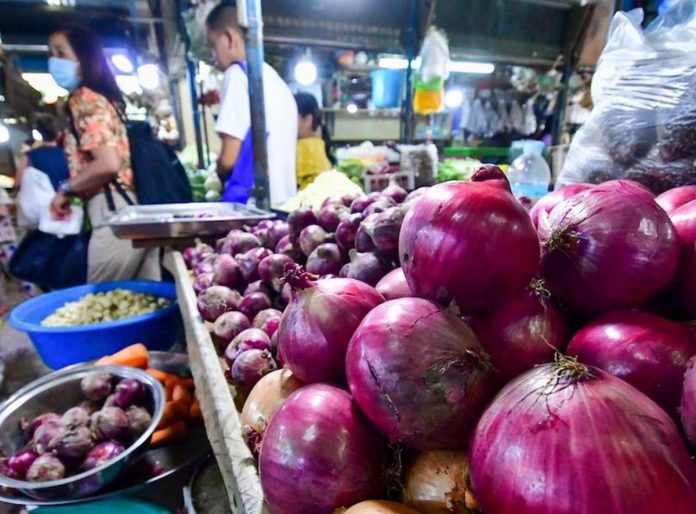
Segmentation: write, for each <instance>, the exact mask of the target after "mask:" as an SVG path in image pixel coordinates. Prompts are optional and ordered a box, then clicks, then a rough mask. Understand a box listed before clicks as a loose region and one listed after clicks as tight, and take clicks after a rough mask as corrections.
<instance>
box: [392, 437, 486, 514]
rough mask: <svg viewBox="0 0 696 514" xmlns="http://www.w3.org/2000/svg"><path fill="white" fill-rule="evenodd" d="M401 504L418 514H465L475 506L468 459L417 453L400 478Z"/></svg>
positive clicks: (453, 453)
mask: <svg viewBox="0 0 696 514" xmlns="http://www.w3.org/2000/svg"><path fill="white" fill-rule="evenodd" d="M403 485H404V492H403V498H402V500H403V502H404V503H405V504H407V505H410V506H411V507H413V508H415V509H418V512H420V513H421V514H450V513H456V514H469V513H474V512H477V509H478V503H477V502H476V499H475V498H474V496H473V493H472V492H471V484H470V483H469V459H468V457H467V454H466V452H462V451H445V450H434V451H423V452H420V453H418V454H417V455H416V456H415V458H414V460H413V461H412V462H411V463H410V465H409V466H408V468H407V470H406V473H405V475H404V481H403Z"/></svg>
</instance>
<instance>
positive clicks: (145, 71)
mask: <svg viewBox="0 0 696 514" xmlns="http://www.w3.org/2000/svg"><path fill="white" fill-rule="evenodd" d="M138 81H139V82H140V85H141V86H143V88H144V89H157V88H158V87H159V85H160V76H159V68H158V67H157V65H156V64H143V65H142V66H139V67H138Z"/></svg>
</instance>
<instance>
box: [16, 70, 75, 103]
mask: <svg viewBox="0 0 696 514" xmlns="http://www.w3.org/2000/svg"><path fill="white" fill-rule="evenodd" d="M22 78H23V79H24V80H26V81H27V82H28V83H29V85H30V86H31V87H33V88H34V89H36V90H37V91H38V92H39V93H41V94H42V95H43V100H44V102H46V103H48V104H52V103H54V102H55V101H56V100H58V98H62V97H64V96H68V91H67V90H65V89H63V88H62V87H60V86H59V85H58V84H56V81H55V80H53V77H52V76H51V74H50V73H22Z"/></svg>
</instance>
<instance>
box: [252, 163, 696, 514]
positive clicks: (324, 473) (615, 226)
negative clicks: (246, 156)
mask: <svg viewBox="0 0 696 514" xmlns="http://www.w3.org/2000/svg"><path fill="white" fill-rule="evenodd" d="M668 195H669V196H668V197H667V198H665V197H661V198H658V199H657V201H656V199H655V198H654V196H653V195H652V194H651V193H649V192H648V191H647V190H646V189H644V188H643V187H642V186H640V185H638V184H635V183H631V182H630V181H613V182H607V183H605V184H602V185H598V186H588V187H587V188H586V189H585V190H583V191H579V192H576V194H571V192H570V191H569V192H564V193H562V194H561V193H554V196H553V198H551V200H550V201H549V200H547V201H545V202H544V203H543V204H542V207H540V208H539V209H537V210H536V211H535V212H534V215H535V223H533V222H532V220H531V219H530V217H529V215H528V214H527V213H526V211H525V209H524V208H523V207H522V206H521V205H520V204H519V203H517V201H516V200H515V199H514V197H513V196H512V194H511V192H510V187H509V184H508V182H507V180H506V178H505V176H504V174H503V173H502V172H501V171H500V170H499V169H498V168H496V167H494V166H486V167H483V168H481V169H480V170H479V171H478V172H477V173H476V174H475V175H474V176H473V177H472V181H471V182H447V183H444V184H440V185H437V186H434V187H432V188H430V189H428V190H426V191H425V192H421V193H420V195H419V197H418V198H417V199H415V200H413V201H412V202H409V203H410V205H409V207H410V208H409V209H408V212H407V213H406V214H405V218H404V219H403V222H402V223H401V230H400V235H399V240H398V254H397V255H398V259H399V262H400V264H401V271H400V272H395V273H394V276H395V277H396V278H395V279H394V282H393V283H392V284H391V285H390V288H389V289H388V291H389V294H390V295H391V294H393V295H394V296H391V298H393V299H388V298H385V295H386V293H385V295H382V294H381V293H380V292H379V291H378V290H377V289H375V288H374V287H372V285H371V283H372V284H374V283H375V282H374V281H369V282H365V281H361V280H356V279H355V278H349V277H350V273H349V274H348V275H349V277H348V278H333V277H329V278H321V279H316V277H315V276H313V275H312V274H311V273H307V272H305V271H303V270H302V269H301V268H298V267H292V266H290V267H289V269H288V273H287V279H286V280H287V282H288V284H290V286H291V287H292V289H293V291H292V297H291V300H290V304H289V305H288V307H287V309H286V310H285V312H284V314H283V317H282V319H281V321H280V326H279V327H278V329H277V332H276V333H275V335H274V338H276V339H277V345H278V355H279V356H280V357H282V359H281V360H282V362H283V363H284V369H282V370H276V371H274V372H272V373H270V374H268V375H267V376H265V377H264V378H263V380H261V381H259V382H258V383H257V384H256V386H255V387H254V388H253V389H252V390H251V392H250V394H249V396H248V399H247V403H246V404H245V406H244V409H243V425H244V432H245V435H246V436H247V440H248V441H249V443H250V445H251V447H252V449H253V450H255V451H258V463H259V474H260V479H261V485H262V488H263V491H264V495H265V499H266V503H267V505H268V507H269V509H270V512H271V513H273V514H281V513H282V514H295V513H297V514H299V513H308V512H312V513H315V514H331V513H333V512H342V511H341V510H338V511H337V510H336V509H349V510H348V512H370V513H375V512H380V513H398V512H413V511H415V512H420V513H421V514H430V513H446V512H452V513H467V512H479V511H480V512H483V513H484V514H509V513H512V512H515V513H516V514H539V513H542V512H543V513H554V514H598V513H602V514H654V513H657V512H669V513H671V514H693V512H694V508H695V507H694V506H695V505H696V465H695V464H694V462H693V461H692V459H691V457H690V455H689V451H688V449H687V444H686V440H685V438H684V437H683V435H682V434H685V435H686V437H687V438H688V442H689V443H690V445H691V448H692V449H693V450H696V439H694V437H695V436H694V434H695V433H696V379H695V377H696V373H695V372H694V369H695V364H693V363H692V364H689V359H690V358H691V357H692V356H693V355H694V354H696V336H695V333H694V331H693V328H692V327H691V326H690V325H688V324H686V323H685V321H687V320H689V319H693V318H694V317H695V316H696V310H694V298H696V295H694V294H690V293H691V291H693V288H694V287H696V285H694V284H696V282H695V278H694V277H696V264H695V261H694V255H696V253H695V252H696V250H695V249H696V230H694V227H696V222H695V221H693V220H696V194H693V192H689V191H678V192H676V193H674V192H672V193H671V194H670V193H668ZM667 204H670V205H671V207H669V210H668V211H666V210H665V209H663V207H661V205H667ZM679 204H682V205H681V206H678V205H679ZM331 205H334V207H331V208H330V209H328V210H329V211H331V210H332V209H333V210H336V209H338V210H340V209H339V208H338V207H336V206H338V205H339V204H338V203H336V204H331ZM304 216H306V217H307V218H311V216H314V213H311V212H305V213H304ZM295 223H296V220H295V218H292V219H291V228H290V233H291V236H294V237H297V238H298V239H297V240H298V242H304V244H305V245H306V244H307V241H308V240H309V239H312V238H309V237H307V235H306V233H305V236H304V237H302V236H301V234H302V232H301V231H298V228H299V227H300V225H302V226H304V227H305V228H304V229H303V230H306V226H307V225H310V223H309V222H306V223H303V224H299V225H296V224H295ZM337 228H338V225H337ZM320 230H322V232H325V230H324V229H320ZM312 231H316V229H312ZM339 234H340V231H338V230H337V232H336V238H337V240H338V241H340V240H341V237H340V236H339ZM320 235H323V234H320ZM369 235H370V236H371V237H370V239H371V240H372V243H373V244H375V241H374V239H375V232H372V233H370V234H369ZM355 237H356V243H355V244H356V245H357V239H358V237H359V234H356V236H355ZM317 239H321V238H317ZM324 244H325V243H324ZM309 264H310V263H309V262H308V266H309ZM352 265H353V263H351V265H350V266H351V267H352ZM404 282H405V283H404ZM687 370H688V371H687ZM679 424H681V427H682V428H683V431H682V430H681V428H680V427H679ZM597 477H601V479H598V478H597ZM395 484H396V486H395ZM370 500H377V501H372V502H370ZM381 500H390V501H396V502H401V504H398V503H397V504H393V503H389V502H387V501H381ZM361 502H367V503H361ZM409 509H412V510H409Z"/></svg>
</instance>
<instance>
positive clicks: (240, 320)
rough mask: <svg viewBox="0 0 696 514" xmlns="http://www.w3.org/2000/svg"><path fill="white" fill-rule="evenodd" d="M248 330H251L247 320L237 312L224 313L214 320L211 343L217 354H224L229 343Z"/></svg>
mask: <svg viewBox="0 0 696 514" xmlns="http://www.w3.org/2000/svg"><path fill="white" fill-rule="evenodd" d="M262 312H263V311H262ZM248 328H251V323H249V318H247V317H246V316H245V315H244V314H242V313H241V312H238V311H234V312H226V313H224V314H223V315H221V316H220V317H219V318H218V319H216V320H215V324H214V325H213V341H214V342H215V346H216V347H217V350H218V353H222V352H224V351H225V348H227V345H228V344H229V343H230V341H232V340H233V339H234V338H235V337H237V336H238V335H239V334H241V333H242V332H243V331H245V330H246V329H248Z"/></svg>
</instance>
